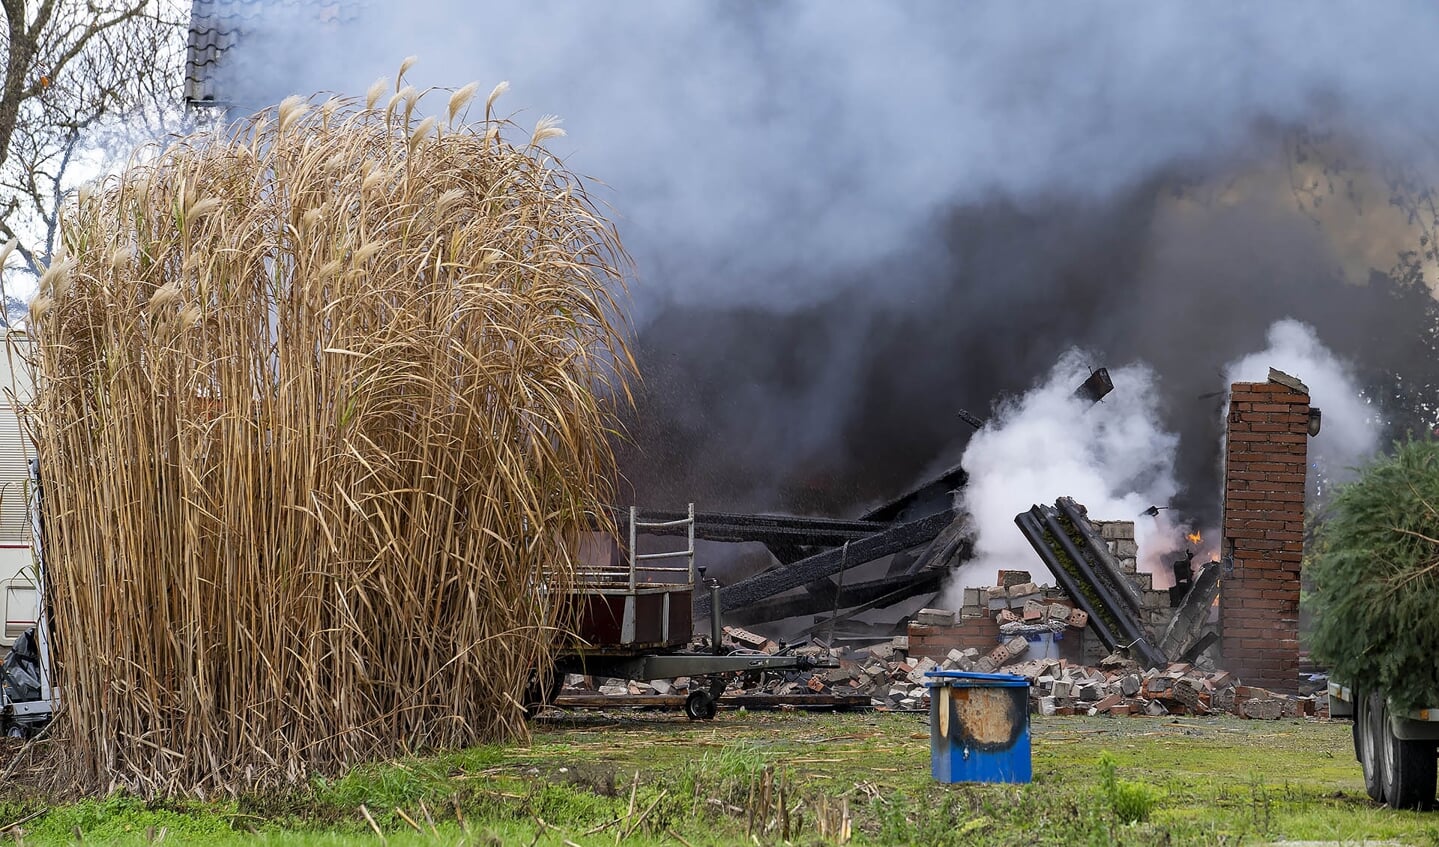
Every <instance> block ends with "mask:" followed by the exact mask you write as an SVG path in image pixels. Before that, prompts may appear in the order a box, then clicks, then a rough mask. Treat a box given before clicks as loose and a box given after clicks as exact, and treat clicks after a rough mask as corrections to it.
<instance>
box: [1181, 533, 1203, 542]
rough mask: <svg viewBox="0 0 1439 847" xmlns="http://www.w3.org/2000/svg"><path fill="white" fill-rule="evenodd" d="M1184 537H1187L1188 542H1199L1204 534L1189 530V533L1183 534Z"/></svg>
mask: <svg viewBox="0 0 1439 847" xmlns="http://www.w3.org/2000/svg"><path fill="white" fill-rule="evenodd" d="M1184 537H1185V538H1187V539H1189V543H1190V544H1198V543H1199V542H1201V541H1203V540H1204V536H1202V535H1200V534H1199V533H1197V532H1191V533H1189V534H1188V535H1185V536H1184Z"/></svg>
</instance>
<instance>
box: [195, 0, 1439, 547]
mask: <svg viewBox="0 0 1439 847" xmlns="http://www.w3.org/2000/svg"><path fill="white" fill-rule="evenodd" d="M240 5H242V6H244V7H246V8H249V7H252V6H259V5H260V4H240ZM293 8H294V7H292V6H288V5H285V6H281V5H280V4H278V3H276V4H275V6H274V8H273V9H270V10H268V11H263V12H261V13H260V14H259V15H258V16H256V17H252V18H251V19H249V20H248V22H247V23H246V24H245V27H246V30H247V32H246V35H245V37H244V39H243V40H242V41H241V43H240V46H238V47H236V48H235V49H234V50H233V51H232V52H231V54H230V55H229V56H228V57H227V59H226V64H225V65H224V66H223V68H222V75H221V80H222V81H223V85H222V86H221V90H222V92H224V93H225V94H226V96H228V97H229V98H231V99H233V100H234V101H235V103H236V105H237V108H239V109H240V110H245V109H248V108H252V107H259V106H261V105H264V104H266V103H269V102H274V101H277V100H278V99H280V98H281V97H283V96H286V95H288V94H291V93H309V92H312V91H316V90H333V91H340V92H345V93H353V94H360V93H362V92H363V91H364V90H365V89H366V88H367V87H368V86H369V84H370V83H371V82H372V81H373V80H374V79H375V78H376V77H378V76H383V75H392V74H393V73H394V71H395V69H396V68H397V67H398V65H399V63H400V61H401V59H402V58H403V57H405V56H407V55H411V54H414V55H418V56H419V57H420V59H421V61H420V63H419V64H418V65H417V66H416V67H415V69H414V70H413V71H411V73H410V77H409V81H410V82H412V83H414V84H416V85H417V86H420V87H423V86H424V85H428V84H436V85H447V86H458V85H462V84H464V83H466V82H469V81H471V80H478V81H479V82H480V85H481V88H482V90H487V89H488V88H489V86H490V85H492V84H494V83H495V82H498V81H500V80H509V81H510V82H511V83H512V88H511V91H510V93H509V94H507V95H506V97H505V98H504V99H502V100H501V101H500V106H501V111H505V110H507V109H523V111H521V112H519V113H517V114H516V118H517V120H519V121H520V122H521V123H524V124H529V123H533V121H534V120H536V119H538V118H539V117H540V116H541V115H542V114H548V113H555V114H559V115H561V116H563V117H564V119H565V127H566V128H567V130H568V131H569V136H568V137H567V138H565V139H561V140H560V141H559V142H558V143H556V144H555V145H553V148H554V149H555V151H556V152H557V153H558V154H560V155H561V156H562V157H564V158H565V159H566V162H567V164H569V165H570V166H572V167H574V168H576V169H578V170H580V171H582V172H586V173H591V174H594V175H595V177H597V178H599V179H602V180H603V181H604V182H605V183H607V184H608V186H609V187H610V190H609V191H608V192H607V193H606V194H605V199H606V200H607V201H608V202H609V203H611V204H612V205H613V207H614V209H615V211H616V213H617V214H618V215H619V216H620V224H619V226H620V231H621V235H622V237H623V238H624V240H625V242H626V244H627V245H628V247H629V248H630V250H631V252H632V253H633V255H634V257H635V259H636V262H637V265H638V279H637V281H636V282H635V283H634V286H633V296H634V321H635V326H636V330H637V339H636V345H637V352H638V355H639V361H640V366H641V368H642V370H643V373H644V377H645V383H644V385H643V386H642V387H641V389H640V391H639V395H638V408H637V409H636V411H635V414H634V415H633V420H632V421H631V422H630V425H629V429H630V433H631V436H632V444H631V445H630V446H629V447H627V448H626V449H625V452H624V456H623V463H624V469H625V471H626V474H627V476H628V478H629V480H630V482H631V483H632V485H633V487H634V495H633V496H634V498H635V499H637V500H638V501H639V502H641V503H643V504H651V505H666V506H673V505H677V504H681V503H683V502H686V501H690V500H693V501H696V502H697V503H699V504H700V505H701V507H702V508H709V509H723V508H737V509H755V510H772V511H791V512H814V511H828V512H836V511H838V512H843V511H857V510H859V509H860V508H861V507H862V506H863V505H864V504H866V503H872V502H875V501H877V500H882V499H885V498H886V497H887V496H889V495H892V494H894V493H897V492H898V491H900V490H903V489H904V488H905V487H907V486H908V485H909V484H910V483H911V482H913V481H914V480H915V479H916V478H917V477H919V476H920V475H922V474H923V473H924V472H925V471H926V470H927V469H932V468H935V467H939V466H943V465H945V464H946V463H952V462H954V461H957V460H958V457H959V455H960V453H961V452H962V451H963V448H964V445H965V442H966V439H967V437H968V435H969V428H968V427H967V426H966V425H965V424H963V423H962V422H961V421H960V420H959V419H958V418H957V417H956V413H957V412H958V410H960V409H962V408H963V409H969V410H971V411H973V412H975V413H977V414H979V415H981V416H984V415H987V414H988V413H989V412H990V410H991V408H992V406H993V404H994V403H995V402H996V400H997V399H998V398H1000V397H1001V396H1004V395H1012V394H1016V393H1019V392H1022V391H1024V390H1026V389H1028V388H1030V387H1031V386H1033V385H1034V384H1036V382H1037V381H1038V380H1039V379H1040V378H1041V376H1043V375H1044V374H1046V373H1048V372H1049V370H1050V369H1051V368H1052V367H1053V366H1054V363H1055V361H1056V359H1057V358H1058V357H1059V355H1060V354H1061V353H1063V352H1064V351H1066V350H1069V349H1071V348H1074V347H1079V348H1081V349H1084V350H1088V351H1093V355H1094V356H1095V361H1093V362H1091V363H1089V364H1092V365H1094V366H1098V365H1108V366H1111V367H1122V366H1124V365H1128V364H1134V363H1144V364H1145V365H1147V367H1149V368H1150V369H1152V371H1153V372H1154V374H1155V376H1156V380H1155V381H1156V384H1157V385H1158V386H1159V390H1160V391H1161V392H1162V395H1163V396H1162V399H1163V401H1164V402H1163V403H1162V405H1161V406H1160V411H1159V414H1160V415H1161V416H1162V417H1163V420H1162V421H1161V423H1162V425H1163V426H1164V428H1165V429H1166V430H1167V431H1170V432H1175V433H1178V434H1179V436H1180V441H1179V446H1178V463H1177V469H1176V470H1177V477H1178V483H1179V486H1180V490H1179V491H1178V492H1177V493H1176V495H1175V501H1176V505H1177V506H1178V507H1179V508H1182V509H1185V510H1187V511H1189V512H1190V513H1192V514H1195V515H1196V516H1197V517H1199V518H1201V519H1207V520H1212V518H1213V517H1214V514H1213V512H1214V508H1215V505H1216V504H1217V495H1216V486H1215V474H1216V468H1217V446H1216V445H1217V444H1218V443H1219V438H1218V435H1219V434H1218V431H1217V427H1218V421H1219V419H1220V416H1219V415H1218V414H1216V409H1217V408H1218V403H1220V402H1221V398H1220V397H1219V395H1218V394H1217V393H1216V392H1220V391H1222V390H1223V388H1224V387H1225V385H1224V367H1225V365H1226V364H1227V363H1228V362H1230V361H1232V360H1234V359H1235V358H1237V357H1238V356H1241V355H1244V354H1247V353H1250V352H1252V351H1254V350H1260V349H1264V347H1265V333H1266V331H1267V330H1268V328H1269V326H1270V325H1271V324H1272V323H1273V322H1274V321H1276V320H1278V319H1282V318H1286V317H1292V318H1296V319H1298V320H1301V321H1303V322H1305V323H1307V324H1309V325H1310V326H1312V327H1313V328H1314V329H1315V331H1316V333H1317V335H1318V337H1319V339H1320V340H1321V341H1322V342H1323V343H1324V344H1325V345H1326V346H1327V347H1329V348H1330V349H1332V350H1334V351H1335V352H1336V353H1338V354H1339V355H1340V356H1343V357H1345V358H1346V359H1349V360H1352V361H1354V362H1356V366H1357V367H1358V368H1359V370H1360V371H1361V374H1360V376H1361V378H1363V377H1365V376H1366V375H1367V376H1368V377H1370V384H1371V385H1372V384H1374V383H1375V382H1376V381H1377V382H1379V383H1383V382H1384V381H1385V380H1391V381H1392V378H1393V376H1394V375H1396V374H1407V373H1408V372H1409V370H1408V369H1412V367H1414V365H1415V363H1416V362H1420V361H1428V360H1429V359H1428V358H1426V357H1427V356H1428V351H1427V348H1425V347H1424V344H1423V341H1422V338H1421V334H1420V330H1421V329H1422V326H1421V321H1420V319H1421V318H1422V317H1423V312H1424V309H1426V308H1428V307H1427V306H1421V308H1419V309H1416V308H1414V306H1415V304H1416V303H1417V302H1419V301H1422V302H1423V303H1424V304H1427V303H1429V302H1430V298H1429V297H1428V290H1427V288H1424V287H1423V286H1424V285H1426V284H1427V283H1428V282H1432V281H1433V279H1432V276H1433V272H1432V264H1433V263H1432V261H1431V260H1430V258H1429V257H1425V256H1424V255H1422V252H1421V253H1419V254H1416V255H1411V256H1410V257H1409V258H1410V259H1412V260H1413V261H1410V262H1409V263H1408V264H1407V265H1406V264H1405V263H1404V262H1403V261H1401V260H1402V259H1403V257H1402V256H1401V252H1402V251H1404V250H1406V249H1411V248H1413V249H1418V248H1417V247H1416V245H1418V244H1419V242H1418V236H1417V235H1415V234H1414V232H1413V228H1412V226H1411V222H1410V221H1409V220H1408V219H1407V218H1406V217H1405V216H1404V215H1403V214H1402V213H1400V212H1396V211H1395V210H1394V209H1393V208H1392V207H1391V206H1390V205H1389V199H1390V196H1391V193H1390V185H1389V183H1388V182H1386V180H1385V179H1384V178H1383V177H1384V176H1386V175H1389V174H1392V173H1394V172H1395V171H1396V169H1402V170H1404V171H1405V172H1406V173H1410V174H1415V173H1417V174H1419V175H1421V176H1423V175H1426V174H1429V173H1431V172H1432V170H1433V169H1432V168H1431V165H1432V163H1431V162H1430V161H1429V160H1428V159H1427V158H1425V156H1426V155H1430V154H1426V153H1422V152H1420V151H1423V150H1426V149H1428V146H1427V141H1426V139H1428V138H1432V137H1433V135H1434V131H1435V130H1436V129H1439V127H1436V126H1434V124H1436V123H1439V112H1435V111H1434V110H1433V109H1432V108H1431V104H1430V102H1429V100H1430V97H1429V93H1428V91H1427V87H1426V86H1425V85H1424V82H1423V81H1424V80H1428V79H1432V78H1434V76H1435V71H1439V52H1436V51H1435V50H1434V49H1433V45H1434V44H1435V43H1436V42H1439V39H1436V36H1439V7H1435V6H1432V5H1430V4H1427V3H1420V2H1394V3H1372V2H1366V3H1359V2H1351V3H1343V2H1340V3H1328V4H1323V5H1319V4H1309V3H1297V2H1293V3H1288V2H1271V3H1263V4H1244V5H1230V4H1214V5H1210V4H1141V3H1118V2H1110V3H1104V2H1101V3H1087V4H1042V5H1022V4H1014V3H1009V2H990V3H984V2H979V3H975V2H964V3H957V2H951V0H934V2H920V0H910V2H903V3H860V2H839V0H812V1H811V2H806V1H805V0H790V1H789V2H778V3H768V2H765V3H761V2H748V1H747V0H710V2H683V3H677V2H666V0H650V2H642V1H641V0H630V1H629V2H625V3H592V2H581V0H573V2H557V0H551V2H527V3H505V4H501V3H470V2H464V3H461V2H443V3H414V4H390V3H375V4H373V5H371V6H370V7H368V8H362V9H361V10H360V11H353V10H351V9H350V7H349V6H348V5H341V6H340V9H341V11H340V12H335V11H334V10H333V9H330V7H326V8H327V9H330V10H329V11H327V12H325V13H323V14H319V13H316V12H309V11H306V12H295V11H293ZM283 9H290V10H292V11H290V12H288V13H285V12H283V11H282V10H283ZM1400 266H1403V267H1407V268H1408V269H1409V271H1410V273H1409V276H1407V277H1404V278H1402V279H1399V280H1398V281H1396V279H1395V278H1394V277H1392V276H1391V275H1390V272H1391V271H1393V270H1394V269H1395V268H1396V267H1400ZM1426 274H1427V276H1426ZM1371 281H1372V284H1371ZM1406 286H1407V287H1406ZM1415 292H1418V299H1417V300H1416V299H1415V296H1414V295H1415ZM1406 298H1407V299H1406ZM1430 358H1432V357H1430ZM1411 381H1412V380H1411ZM1378 399H1379V400H1380V401H1382V400H1383V399H1384V398H1383V397H1380V398H1378Z"/></svg>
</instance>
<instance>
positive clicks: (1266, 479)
mask: <svg viewBox="0 0 1439 847" xmlns="http://www.w3.org/2000/svg"><path fill="white" fill-rule="evenodd" d="M1230 392H1231V393H1230V395H1229V426H1228V437H1227V441H1226V446H1225V457H1224V550H1223V551H1222V552H1223V553H1226V554H1229V555H1230V556H1232V557H1233V570H1232V572H1231V571H1230V570H1229V569H1228V563H1227V562H1226V564H1225V569H1224V570H1222V571H1220V575H1221V577H1220V591H1219V625H1220V651H1221V654H1222V661H1223V663H1224V667H1225V668H1226V669H1228V670H1230V671H1233V672H1234V673H1235V674H1237V675H1238V676H1239V678H1240V679H1242V680H1243V681H1244V683H1245V684H1246V685H1257V686H1261V687H1264V688H1270V689H1275V690H1278V691H1293V690H1295V688H1296V687H1297V685H1298V679H1299V566H1300V562H1301V561H1302V559H1303V557H1304V475H1305V469H1306V468H1307V466H1308V462H1307V459H1308V447H1309V435H1308V432H1307V428H1308V425H1309V395H1308V394H1306V393H1303V392H1300V391H1297V390H1295V389H1293V388H1290V387H1288V386H1286V385H1281V384H1279V383H1276V382H1259V383H1256V382H1237V383H1235V384H1234V385H1233V386H1232V387H1231V389H1230Z"/></svg>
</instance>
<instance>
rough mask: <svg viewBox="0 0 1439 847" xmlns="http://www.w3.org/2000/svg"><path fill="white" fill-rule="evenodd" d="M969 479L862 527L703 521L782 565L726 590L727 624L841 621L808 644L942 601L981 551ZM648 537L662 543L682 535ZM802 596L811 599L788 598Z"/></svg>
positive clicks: (908, 499) (1097, 393)
mask: <svg viewBox="0 0 1439 847" xmlns="http://www.w3.org/2000/svg"><path fill="white" fill-rule="evenodd" d="M1113 388H1114V384H1113V382H1112V381H1111V380H1110V377H1109V372H1108V370H1107V369H1104V368H1100V369H1098V370H1096V371H1094V372H1092V373H1091V374H1090V376H1089V377H1088V378H1087V379H1086V380H1085V381H1084V382H1083V383H1082V384H1081V385H1079V386H1078V387H1077V388H1076V389H1075V392H1074V393H1075V396H1076V397H1080V398H1082V399H1085V400H1088V401H1089V402H1090V403H1098V402H1100V401H1101V400H1102V399H1103V398H1104V397H1105V395H1107V394H1108V393H1109V392H1110V391H1112V390H1113ZM970 417H973V416H970ZM966 420H968V418H966ZM975 420H976V421H977V419H975ZM979 423H981V424H982V422H979ZM965 479H966V475H965V472H964V469H963V468H962V467H960V466H959V465H955V466H953V467H950V468H948V469H946V470H944V471H943V472H941V473H939V474H937V475H936V476H934V477H933V478H931V479H929V480H926V481H924V482H922V483H920V484H919V485H917V486H915V487H914V488H912V489H911V490H909V491H907V492H905V493H903V494H901V495H899V496H898V497H895V498H894V499H892V500H889V501H887V502H885V503H882V504H880V505H878V506H876V507H874V508H872V509H870V510H869V511H868V512H866V513H864V514H863V515H860V516H859V517H858V518H857V519H854V520H846V519H839V518H816V517H786V516H777V515H760V514H725V513H696V514H695V522H694V532H695V537H696V538H700V539H704V540H708V541H720V542H746V541H749V542H759V543H761V544H764V545H765V546H766V547H767V548H768V549H769V551H770V553H772V554H773V555H774V557H775V559H776V560H777V564H776V565H775V566H773V567H771V568H769V569H768V570H765V571H763V572H762V573H759V574H756V575H754V576H751V577H748V578H746V579H742V580H740V581H739V582H736V583H735V584H733V585H729V586H725V587H724V588H723V589H722V590H721V591H720V594H719V597H720V605H721V609H720V612H721V614H722V615H723V616H724V618H725V620H726V621H729V622H734V623H740V624H754V623H764V622H770V621H779V620H783V619H786V618H792V617H797V616H801V615H820V614H826V613H828V614H830V615H832V617H828V618H826V619H825V620H822V621H819V622H817V623H815V624H814V625H812V626H810V627H809V628H808V629H806V630H804V632H803V634H809V633H812V632H814V631H815V630H817V629H819V628H820V627H822V626H829V627H833V626H834V625H836V624H838V623H841V622H845V621H850V620H852V619H853V618H855V617H856V616H858V615H860V614H862V613H864V612H867V611H870V610H872V609H878V608H887V607H890V606H893V605H895V604H898V603H901V602H904V601H906V600H910V599H912V598H914V597H918V596H921V595H926V594H928V595H934V594H936V593H937V592H938V591H939V590H940V588H941V586H942V583H943V580H944V577H945V576H946V575H947V574H948V573H949V572H950V571H951V570H952V569H953V568H954V567H955V566H957V565H959V564H961V563H963V562H964V561H967V560H968V559H969V558H970V556H971V553H972V550H973V541H974V539H973V534H972V531H971V529H970V528H969V525H968V516H967V515H966V514H964V513H963V511H962V510H960V509H958V508H957V507H956V498H955V493H956V492H957V491H958V490H959V489H960V488H962V487H963V486H964V484H965ZM646 515H647V516H648V517H650V518H653V519H655V520H657V521H662V520H664V519H665V518H666V516H669V517H672V518H675V519H678V518H680V517H683V516H682V515H681V514H680V513H678V512H675V513H673V514H671V513H667V512H646ZM615 518H616V522H617V525H618V528H619V531H620V534H621V536H622V537H623V536H626V535H628V534H629V527H628V521H629V514H628V512H627V511H626V510H622V509H616V510H615ZM648 532H649V533H650V534H655V535H662V534H666V533H667V532H668V533H669V534H675V533H678V532H679V530H663V529H661V530H649V531H648ZM886 556H893V558H892V559H891V561H890V563H889V567H888V568H887V570H886V572H885V573H884V575H882V576H880V577H877V578H875V577H870V578H867V579H864V580H862V581H847V580H846V578H845V576H846V573H847V572H848V571H850V570H852V569H854V568H857V567H860V566H863V565H868V564H870V563H872V562H876V561H878V560H880V559H882V558H884V557H886ZM797 588H803V589H804V592H803V593H801V594H795V595H787V594H786V593H787V592H790V591H792V590H793V589H797ZM780 595H786V596H780ZM710 603H711V601H710V598H709V596H708V595H707V594H705V593H703V592H701V593H699V595H698V596H697V597H696V599H695V614H696V616H698V617H707V616H709V615H710V612H711V609H710ZM841 612H842V613H841Z"/></svg>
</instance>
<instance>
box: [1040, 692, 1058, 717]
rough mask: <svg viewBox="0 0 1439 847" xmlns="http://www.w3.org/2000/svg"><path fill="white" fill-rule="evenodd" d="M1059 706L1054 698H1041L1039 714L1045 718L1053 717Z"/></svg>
mask: <svg viewBox="0 0 1439 847" xmlns="http://www.w3.org/2000/svg"><path fill="white" fill-rule="evenodd" d="M1057 707H1058V704H1057V703H1056V702H1055V699H1054V698H1053V697H1041V698H1039V713H1040V714H1041V715H1044V716H1045V717H1052V716H1053V715H1054V711H1055V709H1056V708H1057Z"/></svg>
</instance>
